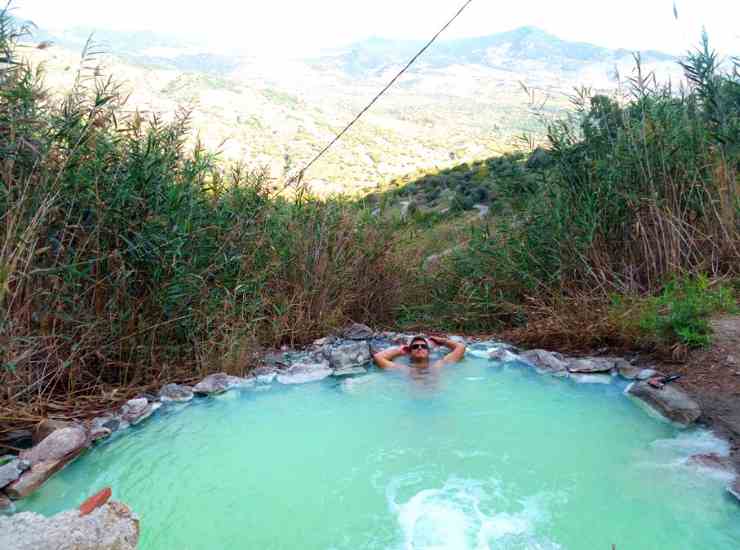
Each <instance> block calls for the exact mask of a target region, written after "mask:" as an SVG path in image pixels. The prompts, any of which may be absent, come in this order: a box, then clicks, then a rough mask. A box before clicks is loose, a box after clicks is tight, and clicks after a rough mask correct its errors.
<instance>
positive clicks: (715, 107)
mask: <svg viewBox="0 0 740 550" xmlns="http://www.w3.org/2000/svg"><path fill="white" fill-rule="evenodd" d="M635 62H636V68H635V72H634V75H633V77H631V78H630V79H628V81H626V82H625V83H624V88H623V90H624V92H623V94H622V95H619V96H615V97H606V96H603V95H592V94H591V93H590V92H589V91H588V90H580V91H579V92H578V93H577V94H576V95H575V97H574V98H573V102H574V107H575V110H574V112H573V113H572V114H571V115H569V116H567V117H566V118H564V119H562V120H558V121H555V122H552V123H550V124H549V128H548V141H549V144H548V147H547V156H548V162H547V163H546V165H545V166H543V167H540V168H537V167H530V168H527V167H525V164H524V162H520V163H519V165H518V166H516V169H514V170H513V172H512V175H511V176H510V177H502V176H499V177H498V179H497V181H498V185H497V186H496V191H495V194H496V207H495V210H496V212H497V214H498V215H497V218H496V220H495V221H493V222H492V223H491V224H490V226H489V227H482V228H479V229H477V230H475V231H476V234H475V235H474V236H473V237H472V238H471V239H470V241H469V243H468V246H467V247H465V248H464V249H462V250H460V251H459V253H458V254H455V255H453V256H451V257H450V260H449V261H448V262H447V265H446V266H445V267H444V268H443V269H442V270H441V271H439V272H438V273H437V274H436V277H435V280H434V283H433V285H432V287H433V294H432V295H433V296H434V297H435V300H434V302H433V304H427V305H424V304H421V305H420V306H419V309H420V310H421V311H424V310H425V309H430V310H434V311H435V312H436V318H437V319H446V320H447V321H449V322H450V323H451V324H453V325H460V326H472V327H477V328H479V329H485V328H486V327H492V326H496V325H497V324H498V325H499V326H500V325H501V324H504V325H506V324H509V323H510V322H511V320H512V319H516V320H521V318H522V311H523V310H525V309H527V304H528V303H530V302H536V301H537V300H545V299H549V298H548V297H553V296H566V297H567V296H582V295H583V294H584V293H589V294H592V295H599V296H601V297H602V302H604V303H607V302H608V296H610V295H611V294H612V293H614V292H617V293H626V294H638V295H639V294H648V295H649V294H656V293H660V292H661V289H662V288H663V285H664V282H665V281H666V280H670V279H672V278H675V277H682V276H686V275H688V276H691V275H697V274H700V273H706V274H708V275H709V276H710V277H718V276H725V275H728V276H735V275H737V273H738V267H740V266H739V264H738V252H739V249H738V244H739V241H738V208H739V207H740V202H738V184H739V183H740V181H739V180H738V168H740V149H739V148H740V132H738V131H737V130H738V124H740V102H739V100H738V98H740V95H739V93H738V90H740V74H739V71H738V64H737V61H736V60H735V61H730V62H728V63H725V64H724V65H723V64H721V63H720V62H719V59H718V57H717V55H716V54H715V53H714V52H713V51H712V50H711V48H710V47H709V44H708V41H707V39H706V37H704V39H703V41H702V44H701V46H700V48H699V49H698V50H697V51H695V52H692V53H690V54H689V55H688V56H687V57H686V59H685V60H684V61H683V62H682V66H683V68H684V71H685V73H686V84H685V85H682V86H680V87H675V86H673V85H671V84H661V83H659V82H658V81H657V80H656V79H655V77H654V76H653V75H652V74H647V73H646V72H645V71H644V69H643V67H642V65H641V61H640V58H639V56H637V57H636V59H635ZM411 309H413V308H410V309H408V310H407V311H410V310H411ZM427 317H430V316H427Z"/></svg>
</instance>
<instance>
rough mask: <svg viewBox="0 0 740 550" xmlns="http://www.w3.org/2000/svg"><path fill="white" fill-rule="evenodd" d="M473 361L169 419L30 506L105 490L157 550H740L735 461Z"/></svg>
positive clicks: (552, 386) (262, 397)
mask: <svg viewBox="0 0 740 550" xmlns="http://www.w3.org/2000/svg"><path fill="white" fill-rule="evenodd" d="M492 365H495V363H491V362H489V361H487V360H481V359H468V360H466V361H465V362H464V363H462V364H460V365H455V366H449V367H445V369H444V370H443V371H442V372H441V374H440V376H438V377H431V376H417V377H414V378H410V377H409V376H408V375H407V374H402V373H378V372H376V373H372V374H370V375H368V376H366V377H364V378H355V379H353V380H351V381H349V382H348V381H345V382H341V381H338V380H334V379H327V380H325V381H322V382H318V383H314V384H308V385H303V386H280V385H279V384H274V385H273V386H271V387H267V388H264V389H262V390H258V389H244V390H240V391H233V392H230V393H227V394H225V395H223V396H220V397H218V398H212V399H207V400H198V401H196V402H193V403H192V404H189V405H187V406H180V407H173V408H170V409H167V410H160V413H158V416H157V418H154V419H152V420H150V421H148V422H147V423H145V424H143V425H141V426H139V427H136V428H133V429H132V430H130V431H128V432H126V433H125V435H123V436H121V437H118V438H114V439H113V440H110V441H108V442H106V443H104V444H102V445H100V446H98V447H96V448H95V449H94V450H92V451H91V452H89V453H88V454H87V455H86V456H85V457H83V458H81V459H80V460H78V461H77V462H75V463H74V464H72V465H71V466H69V467H68V468H67V469H65V470H64V471H63V472H61V473H60V474H59V475H57V476H56V477H55V478H54V479H53V480H51V481H50V482H49V484H48V485H47V486H45V487H44V489H43V491H42V492H41V493H40V494H39V495H37V496H36V497H34V498H32V499H30V500H29V501H28V502H27V503H26V504H25V507H26V509H32V510H34V511H38V512H42V513H44V514H52V513H55V512H57V511H60V510H63V509H68V508H70V507H72V506H77V505H79V503H80V502H82V501H83V500H84V499H85V497H87V496H89V495H90V494H92V493H94V492H96V491H98V490H99V489H101V488H102V487H104V486H107V485H110V486H111V487H112V488H113V495H114V498H115V499H118V500H122V501H124V502H126V503H128V504H129V505H131V506H132V508H133V509H134V510H135V511H136V512H137V513H138V514H139V516H140V518H141V527H142V540H141V548H142V549H144V550H154V549H158V550H163V549H208V550H212V549H219V548H229V549H232V548H233V549H241V548H250V549H251V548H254V549H322V550H324V549H326V550H329V549H337V550H338V549H348V550H349V549H352V550H357V549H406V550H410V549H443V548H444V549H460V550H462V549H469V548H470V549H478V550H482V549H488V548H491V549H522V550H523V549H531V550H535V549H536V550H550V549H572V550H598V549H603V550H610V549H611V545H612V544H615V545H616V548H617V549H618V550H640V549H645V550H656V549H671V550H679V549H702V550H704V549H714V550H724V549H727V550H730V549H732V550H737V548H738V547H740V507H738V506H737V504H736V503H733V502H732V501H731V500H730V499H729V498H727V497H726V496H725V494H724V486H725V484H726V482H727V479H726V478H725V477H723V476H722V475H719V474H716V473H714V474H713V473H711V472H709V471H707V470H703V469H701V468H698V467H694V466H690V465H688V464H687V463H686V462H685V459H686V457H687V456H689V455H690V454H691V453H692V452H710V451H713V450H721V448H722V443H721V442H719V441H717V440H716V439H714V438H713V437H712V436H711V435H709V434H708V433H706V432H701V431H691V432H679V431H678V430H676V429H675V428H674V427H672V426H671V425H669V424H667V423H664V422H661V421H659V420H656V419H654V418H651V417H650V416H648V415H647V414H645V412H644V411H642V410H641V409H640V408H639V407H638V406H636V405H635V404H634V403H633V402H632V401H630V400H628V399H627V398H625V397H624V396H623V395H622V393H621V390H622V389H623V387H622V386H620V385H619V384H616V383H615V384H611V385H578V384H575V383H574V382H572V381H570V380H562V379H556V378H552V377H548V376H539V375H537V374H536V373H534V371H533V370H531V369H529V368H526V367H523V366H518V365H516V364H509V365H507V366H501V365H498V366H492Z"/></svg>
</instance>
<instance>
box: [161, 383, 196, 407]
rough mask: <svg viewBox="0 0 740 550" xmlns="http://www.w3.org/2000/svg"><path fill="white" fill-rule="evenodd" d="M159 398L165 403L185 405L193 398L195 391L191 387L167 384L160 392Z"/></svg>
mask: <svg viewBox="0 0 740 550" xmlns="http://www.w3.org/2000/svg"><path fill="white" fill-rule="evenodd" d="M159 398H160V399H161V400H162V401H164V402H167V401H170V402H175V403H185V402H187V401H190V400H191V399H192V398H193V389H192V388H191V387H190V386H181V385H179V384H167V385H166V386H163V387H162V389H161V390H159Z"/></svg>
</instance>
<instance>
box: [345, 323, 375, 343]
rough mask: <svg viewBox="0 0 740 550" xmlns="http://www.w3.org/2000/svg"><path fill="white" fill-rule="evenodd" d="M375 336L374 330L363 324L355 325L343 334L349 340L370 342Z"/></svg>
mask: <svg viewBox="0 0 740 550" xmlns="http://www.w3.org/2000/svg"><path fill="white" fill-rule="evenodd" d="M374 335H375V332H373V329H371V328H370V327H369V326H367V325H363V324H361V323H353V324H351V325H350V326H348V327H347V328H346V329H344V331H343V332H342V337H343V338H346V339H347V340H370V339H371V338H372V337H373V336H374Z"/></svg>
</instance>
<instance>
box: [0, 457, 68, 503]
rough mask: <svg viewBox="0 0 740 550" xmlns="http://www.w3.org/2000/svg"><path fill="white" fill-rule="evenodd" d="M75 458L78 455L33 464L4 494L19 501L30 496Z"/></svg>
mask: <svg viewBox="0 0 740 550" xmlns="http://www.w3.org/2000/svg"><path fill="white" fill-rule="evenodd" d="M80 452H81V451H80ZM77 456H79V453H78V454H77V455H72V456H70V457H69V458H66V459H60V460H48V461H46V462H38V463H36V464H34V465H33V466H31V469H30V470H28V471H26V472H24V473H23V475H22V476H21V477H20V478H19V479H18V480H16V481H14V482H13V483H11V484H10V485H8V486H7V487H6V488H5V494H6V495H8V496H9V497H10V498H12V499H13V500H20V499H22V498H26V497H29V496H31V495H32V494H33V493H35V492H36V491H38V490H39V489H40V488H41V486H42V485H43V484H44V483H46V481H47V480H48V479H49V478H50V477H51V476H53V475H54V474H55V473H57V472H58V471H59V470H61V469H62V468H64V467H65V466H66V465H67V464H68V463H70V462H72V460H74V459H75V458H76V457H77Z"/></svg>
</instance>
